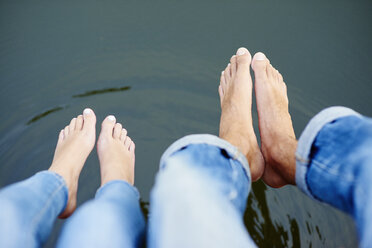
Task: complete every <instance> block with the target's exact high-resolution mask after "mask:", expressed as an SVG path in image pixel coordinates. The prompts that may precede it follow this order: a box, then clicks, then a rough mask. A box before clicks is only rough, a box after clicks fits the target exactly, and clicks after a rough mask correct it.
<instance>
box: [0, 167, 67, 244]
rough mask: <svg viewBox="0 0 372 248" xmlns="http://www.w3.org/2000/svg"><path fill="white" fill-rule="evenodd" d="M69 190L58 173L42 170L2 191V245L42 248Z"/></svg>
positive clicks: (0, 238)
mask: <svg viewBox="0 0 372 248" xmlns="http://www.w3.org/2000/svg"><path fill="white" fill-rule="evenodd" d="M67 199H68V190H67V187H66V185H65V182H64V180H63V179H62V177H61V176H59V175H58V174H55V173H52V172H49V171H43V172H39V173H37V174H35V175H34V176H32V177H30V178H29V179H27V180H24V181H22V182H19V183H15V184H13V185H10V186H8V187H5V188H4V189H2V190H1V191H0V247H11V248H13V247H21V248H24V247H40V246H41V245H42V244H43V243H45V241H46V240H47V238H48V237H49V234H50V232H51V230H52V227H53V223H54V221H55V219H56V217H57V216H58V215H59V214H60V213H61V212H62V211H63V210H64V208H65V206H66V204H67Z"/></svg>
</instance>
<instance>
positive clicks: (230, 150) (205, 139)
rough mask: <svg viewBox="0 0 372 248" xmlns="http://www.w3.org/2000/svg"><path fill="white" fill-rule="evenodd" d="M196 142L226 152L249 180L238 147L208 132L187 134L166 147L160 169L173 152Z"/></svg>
mask: <svg viewBox="0 0 372 248" xmlns="http://www.w3.org/2000/svg"><path fill="white" fill-rule="evenodd" d="M197 144H207V145H211V146H215V147H218V148H220V149H223V150H225V151H226V152H227V154H228V155H229V157H231V158H232V159H235V160H237V161H239V163H240V164H241V165H242V167H243V169H244V171H245V174H246V176H247V178H248V181H249V182H251V173H250V170H249V165H248V161H247V159H246V157H245V156H244V155H243V154H242V153H241V152H240V151H239V149H238V148H236V147H235V146H233V145H231V144H230V143H229V142H227V141H226V140H223V139H220V138H218V137H217V136H214V135H210V134H192V135H187V136H185V137H183V138H181V139H179V140H177V141H175V142H174V143H173V144H172V145H171V146H169V147H168V149H167V150H166V151H165V152H164V154H163V156H162V157H161V159H160V170H162V169H164V167H165V164H166V161H167V160H168V158H169V157H170V156H172V155H173V154H174V153H175V152H177V151H179V150H181V149H183V148H185V147H187V146H189V145H197ZM249 185H250V184H249Z"/></svg>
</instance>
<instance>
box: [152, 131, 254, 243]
mask: <svg viewBox="0 0 372 248" xmlns="http://www.w3.org/2000/svg"><path fill="white" fill-rule="evenodd" d="M250 187H251V179H250V172H249V166H248V163H247V161H246V159H245V157H244V155H242V154H241V153H240V152H239V151H238V150H237V149H236V148H235V147H233V146H232V145H230V144H229V143H228V142H226V141H223V140H221V139H219V138H217V137H215V136H212V135H190V136H186V137H185V138H182V139H180V140H178V141H177V142H175V143H174V144H173V145H172V146H170V147H169V148H168V150H167V151H166V152H165V153H164V155H163V157H162V159H161V162H160V171H159V173H158V175H157V177H156V183H155V186H154V189H153V190H152V193H151V205H150V218H149V230H148V240H149V242H148V246H149V247H150V248H154V247H162V248H168V247H256V246H255V244H254V243H253V241H252V239H251V238H250V237H249V235H248V233H247V231H246V229H245V227H244V224H243V220H242V216H243V213H244V210H245V206H246V200H247V196H248V193H249V191H250Z"/></svg>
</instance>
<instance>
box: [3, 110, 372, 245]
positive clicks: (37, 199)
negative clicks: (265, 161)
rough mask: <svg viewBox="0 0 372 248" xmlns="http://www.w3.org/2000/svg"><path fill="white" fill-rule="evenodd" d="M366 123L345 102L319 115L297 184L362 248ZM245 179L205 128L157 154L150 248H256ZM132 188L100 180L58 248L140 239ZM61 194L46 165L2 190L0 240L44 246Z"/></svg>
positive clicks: (370, 129)
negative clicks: (246, 218)
mask: <svg viewBox="0 0 372 248" xmlns="http://www.w3.org/2000/svg"><path fill="white" fill-rule="evenodd" d="M371 147H372V121H371V120H370V119H368V118H366V117H362V116H361V115H359V114H357V113H355V112H354V111H352V110H350V109H346V108H342V107H334V108H329V109H326V110H324V111H323V112H321V113H320V114H318V115H317V116H315V117H314V118H313V119H312V120H311V121H310V123H309V124H308V126H307V127H306V129H305V131H304V132H303V134H302V135H301V137H300V139H299V143H298V148H297V153H296V158H297V165H296V166H297V167H296V182H297V185H298V187H300V188H301V189H302V190H303V191H304V192H305V193H306V194H307V195H309V196H310V197H311V198H313V199H317V200H319V201H322V202H326V203H329V204H331V205H333V206H335V207H337V208H339V209H342V210H344V211H346V212H348V213H350V214H351V215H352V216H353V217H354V218H355V221H356V223H357V226H358V230H359V234H360V245H361V247H368V246H369V245H371V244H372V238H371V237H372V235H371V234H372V230H371V228H372V224H371V221H368V220H372V218H371V214H372V209H371V207H372V195H371V191H372V186H370V184H369V178H368V177H369V176H371V175H372V169H371V166H368V164H372V162H370V161H371V159H372V152H370V151H371ZM250 187H251V179H250V172H249V166H248V163H247V161H246V159H245V157H244V156H243V155H242V154H241V153H240V152H239V151H238V150H237V149H236V148H235V147H233V146H232V145H230V144H229V143H228V142H226V141H223V140H221V139H219V138H217V137H215V136H211V135H191V136H186V137H184V138H182V139H180V140H178V141H177V142H175V143H174V144H173V145H171V146H170V147H169V148H168V149H167V151H166V152H165V153H164V155H163V156H162V159H161V162H160V170H159V173H158V175H157V177H156V183H155V186H154V189H153V190H152V193H151V199H150V200H151V205H150V216H149V227H148V229H147V230H148V231H147V244H148V246H149V247H150V248H152V247H255V244H254V243H253V241H252V239H251V238H250V237H249V235H248V233H247V232H246V229H245V227H244V225H243V221H242V216H243V213H244V210H245V207H246V206H245V204H246V200H247V196H248V194H249V191H250ZM138 200H139V194H138V191H137V190H136V189H135V188H134V187H132V186H130V185H129V184H127V183H126V182H124V181H112V182H109V183H107V184H105V185H104V186H103V187H101V188H100V189H99V190H98V191H97V194H96V197H95V199H93V200H91V201H89V202H87V203H85V204H84V205H83V206H81V207H80V208H79V209H77V211H76V212H75V213H74V214H73V215H72V216H71V217H70V218H69V219H68V220H67V222H66V224H65V226H64V228H63V231H62V233H61V236H60V238H59V241H58V247H139V246H141V244H142V242H143V241H144V234H145V230H146V227H145V221H144V218H143V216H142V214H141V211H140V206H139V203H138ZM66 202H67V188H66V185H65V183H64V181H63V179H62V178H61V177H60V176H58V175H57V174H54V173H51V172H47V171H44V172H40V173H38V174H36V175H34V176H33V177H31V178H29V179H27V180H25V181H22V182H19V183H16V184H13V185H11V186H8V187H6V188H4V189H2V190H1V191H0V247H27V246H29V247H38V246H40V245H41V244H43V243H44V242H45V241H46V239H47V237H48V235H49V233H50V231H51V228H52V225H53V222H54V221H55V218H56V217H57V216H58V214H59V213H61V212H62V211H63V209H64V208H65V205H66Z"/></svg>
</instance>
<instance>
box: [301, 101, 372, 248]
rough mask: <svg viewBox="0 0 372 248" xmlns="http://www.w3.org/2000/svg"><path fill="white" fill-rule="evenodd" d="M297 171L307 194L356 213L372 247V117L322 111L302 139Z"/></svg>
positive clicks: (363, 241)
mask: <svg viewBox="0 0 372 248" xmlns="http://www.w3.org/2000/svg"><path fill="white" fill-rule="evenodd" d="M310 133H312V135H309V134H310ZM309 137H311V139H308V138H309ZM304 151H306V152H304ZM306 154H307V156H306ZM304 155H305V156H304ZM296 174H297V175H296V176H297V178H296V180H297V184H298V186H299V187H300V188H301V189H302V190H303V191H304V192H305V193H306V194H308V195H309V196H311V197H312V198H314V199H317V200H319V201H322V202H325V203H328V204H330V205H332V206H334V207H336V208H338V209H341V210H343V211H345V212H347V213H349V214H350V215H352V216H353V217H354V219H355V221H356V224H357V228H358V232H359V236H360V246H361V247H371V246H372V187H371V184H370V180H371V177H372V119H369V118H366V117H363V116H361V115H359V114H357V113H355V112H353V111H352V110H350V109H346V108H340V107H337V108H329V109H326V110H324V111H322V112H321V113H319V114H318V115H317V116H316V117H314V118H313V119H312V120H311V121H310V123H309V124H308V126H307V128H306V129H305V131H304V133H303V134H302V135H301V138H300V140H299V144H298V150H297V172H296Z"/></svg>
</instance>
